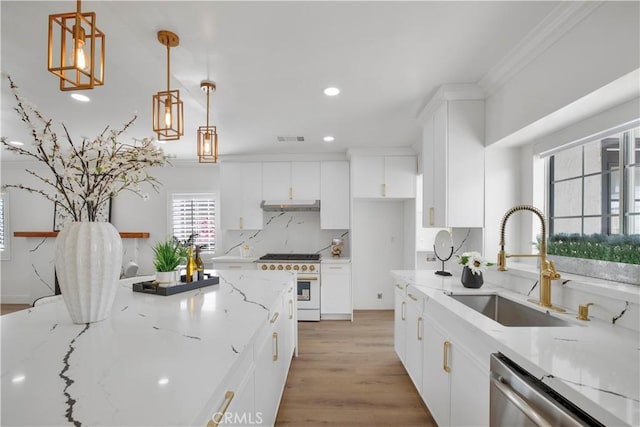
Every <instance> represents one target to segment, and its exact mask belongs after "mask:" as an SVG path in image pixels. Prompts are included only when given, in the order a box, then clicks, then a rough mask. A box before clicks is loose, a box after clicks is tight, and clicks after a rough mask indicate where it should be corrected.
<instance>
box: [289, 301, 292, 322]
mask: <svg viewBox="0 0 640 427" xmlns="http://www.w3.org/2000/svg"><path fill="white" fill-rule="evenodd" d="M289 319H293V300H292V299H290V300H289Z"/></svg>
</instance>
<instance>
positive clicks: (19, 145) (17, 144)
mask: <svg viewBox="0 0 640 427" xmlns="http://www.w3.org/2000/svg"><path fill="white" fill-rule="evenodd" d="M9 144H11V145H15V146H16V147H22V146H23V145H24V142H22V141H9Z"/></svg>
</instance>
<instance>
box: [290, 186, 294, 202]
mask: <svg viewBox="0 0 640 427" xmlns="http://www.w3.org/2000/svg"><path fill="white" fill-rule="evenodd" d="M289 200H293V187H289Z"/></svg>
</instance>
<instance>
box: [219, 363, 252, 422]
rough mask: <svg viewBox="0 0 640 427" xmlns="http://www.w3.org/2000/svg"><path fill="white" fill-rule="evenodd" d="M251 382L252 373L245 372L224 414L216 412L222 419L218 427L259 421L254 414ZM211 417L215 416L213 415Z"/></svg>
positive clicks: (228, 395) (228, 396)
mask: <svg viewBox="0 0 640 427" xmlns="http://www.w3.org/2000/svg"><path fill="white" fill-rule="evenodd" d="M253 381H254V371H253V369H251V370H250V371H249V372H246V375H245V377H244V379H243V381H242V382H241V383H240V385H239V387H238V388H237V389H236V390H235V391H234V392H232V393H233V398H232V400H231V403H230V404H229V406H228V407H227V409H226V411H225V412H224V413H222V411H218V412H220V416H221V417H222V420H221V422H220V424H218V425H219V426H234V425H238V424H239V423H241V424H250V423H255V422H256V421H259V420H258V419H257V416H256V412H255V411H254V408H255V401H254V382H253ZM227 393H229V392H227ZM230 397H231V395H230V394H227V395H226V396H225V398H230ZM213 415H214V416H215V413H214V414H213ZM210 425H213V424H210Z"/></svg>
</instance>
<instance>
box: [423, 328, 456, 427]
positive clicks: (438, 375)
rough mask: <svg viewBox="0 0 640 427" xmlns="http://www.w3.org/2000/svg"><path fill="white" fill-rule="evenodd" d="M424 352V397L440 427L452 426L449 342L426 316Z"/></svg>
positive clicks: (443, 333)
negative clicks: (448, 370) (450, 414)
mask: <svg viewBox="0 0 640 427" xmlns="http://www.w3.org/2000/svg"><path fill="white" fill-rule="evenodd" d="M423 326H424V329H423V331H424V339H423V351H424V360H423V366H422V397H423V399H424V402H425V403H426V405H427V406H428V407H429V411H430V412H431V415H432V416H433V418H434V419H435V420H436V423H438V425H439V426H441V427H445V426H448V425H450V424H449V421H450V418H449V406H450V400H451V394H450V384H449V373H448V372H447V371H446V369H448V358H446V356H447V354H446V352H447V351H448V349H447V348H445V345H446V346H447V347H448V346H449V344H446V343H447V342H449V341H448V340H447V335H446V333H445V332H444V331H442V330H441V329H440V327H439V326H438V325H436V324H435V323H434V322H433V321H432V319H431V318H430V317H428V316H425V319H424V325H423Z"/></svg>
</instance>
